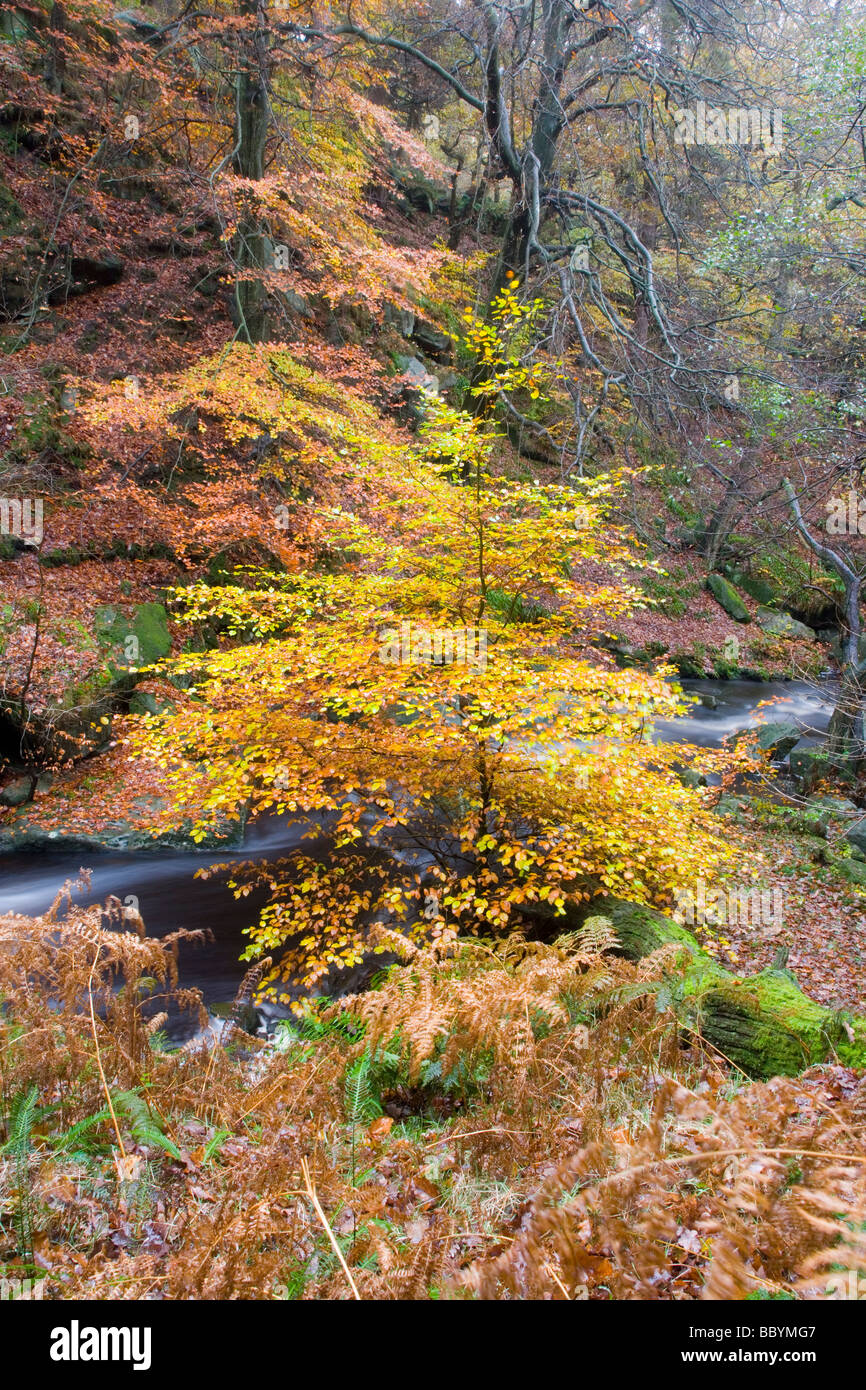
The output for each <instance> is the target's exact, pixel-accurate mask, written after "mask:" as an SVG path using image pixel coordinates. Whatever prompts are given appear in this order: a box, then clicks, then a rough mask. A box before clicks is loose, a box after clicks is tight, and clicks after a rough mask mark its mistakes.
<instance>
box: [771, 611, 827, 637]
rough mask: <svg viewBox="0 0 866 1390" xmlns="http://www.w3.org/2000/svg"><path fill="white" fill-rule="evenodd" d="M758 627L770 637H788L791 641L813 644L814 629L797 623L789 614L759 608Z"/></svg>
mask: <svg viewBox="0 0 866 1390" xmlns="http://www.w3.org/2000/svg"><path fill="white" fill-rule="evenodd" d="M756 618H757V622H758V625H759V627H762V628H763V629H764V632H768V633H769V634H770V636H771V637H788V638H790V639H791V640H792V641H799V642H815V641H817V636H816V633H815V629H814V628H812V627H807V626H806V624H805V623H798V622H797V619H796V618H792V617H791V615H790V613H777V612H775V611H774V610H773V609H772V608H759V609H758V612H757V614H756Z"/></svg>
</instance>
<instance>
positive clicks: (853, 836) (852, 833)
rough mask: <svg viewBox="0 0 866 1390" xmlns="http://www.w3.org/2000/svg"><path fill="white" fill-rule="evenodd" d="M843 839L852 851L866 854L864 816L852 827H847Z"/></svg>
mask: <svg viewBox="0 0 866 1390" xmlns="http://www.w3.org/2000/svg"><path fill="white" fill-rule="evenodd" d="M845 839H846V840H847V842H848V844H849V845H850V846H851V848H852V849H854V850H858V851H859V852H860V853H861V854H866V815H864V816H863V817H862V818H861V819H860V820H856V821H855V822H854V824H853V825H849V826H848V829H847V830H846V831H845Z"/></svg>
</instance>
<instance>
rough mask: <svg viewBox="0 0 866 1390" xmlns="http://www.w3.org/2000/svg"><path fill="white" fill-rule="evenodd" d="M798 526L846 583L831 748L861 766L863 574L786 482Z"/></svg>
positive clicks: (865, 721) (865, 720) (864, 748)
mask: <svg viewBox="0 0 866 1390" xmlns="http://www.w3.org/2000/svg"><path fill="white" fill-rule="evenodd" d="M783 486H784V489H785V496H786V497H787V499H788V505H789V506H790V508H791V511H792V513H793V516H794V522H795V524H796V527H797V530H798V531H799V533H800V535H801V536H802V537H803V539H804V541H805V542H806V544H807V545H808V546H809V549H810V550H811V551H813V553H814V554H815V555H817V556H818V558H819V560H823V561H824V563H825V564H826V565H827V566H828V567H829V568H830V569H832V570H833V571H834V572H835V573H836V574H837V575H838V576H839V578H840V579H841V580H842V583H843V584H844V586H845V631H844V633H843V640H842V680H841V683H840V687H839V695H838V698H837V700H836V708H835V709H834V711H833V714H832V717H831V719H830V725H829V728H828V731H827V751H828V753H830V754H832V755H835V756H836V757H839V756H841V757H843V758H845V759H846V760H848V761H850V762H851V763H852V764H853V766H854V770H855V771H857V770H859V768H860V766H861V764H862V762H863V759H864V756H866V691H864V684H863V682H864V677H866V662H864V663H863V664H862V665H861V662H860V632H861V622H860V589H861V586H862V583H863V576H862V575H861V574H860V573H859V571H858V570H856V569H855V568H854V562H853V560H852V561H850V562H849V560H847V559H846V558H845V557H844V556H843V555H842V554H841V553H840V552H839V551H838V550H833V549H832V548H831V547H830V546H829V545H824V543H823V542H822V541H819V540H818V539H817V537H816V536H813V535H812V533H811V532H810V530H809V528H808V527H807V526H806V523H805V521H804V520H803V514H802V512H801V510H800V504H799V502H798V500H797V495H796V493H795V492H794V488H793V487H792V485H791V483H790V481H789V480H788V479H787V478H785V480H784V483H783Z"/></svg>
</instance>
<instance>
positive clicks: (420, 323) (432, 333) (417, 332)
mask: <svg viewBox="0 0 866 1390" xmlns="http://www.w3.org/2000/svg"><path fill="white" fill-rule="evenodd" d="M410 337H411V339H412V342H413V343H417V344H418V346H419V348H420V349H421V351H422V352H425V353H426V354H427V356H428V357H432V358H433V360H434V362H448V361H450V358H451V338H450V337H449V335H448V334H447V333H443V332H441V330H440V329H438V328H437V327H436V326H435V324H432V323H428V322H427V320H426V319H416V320H415V322H414V324H413V326H412V332H411V334H410Z"/></svg>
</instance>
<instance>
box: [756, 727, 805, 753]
mask: <svg viewBox="0 0 866 1390" xmlns="http://www.w3.org/2000/svg"><path fill="white" fill-rule="evenodd" d="M799 742H800V730H799V729H798V728H797V725H796V724H792V723H790V722H789V721H788V720H781V719H780V720H776V721H773V722H771V723H769V724H762V725H761V726H760V728H759V729H758V747H759V748H761V749H762V750H763V751H764V752H765V753H772V754H773V756H774V757H776V758H778V759H780V760H781V759H782V758H786V757H787V756H788V754H789V753H790V751H791V749H792V748H796V746H797V744H798V743H799Z"/></svg>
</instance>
